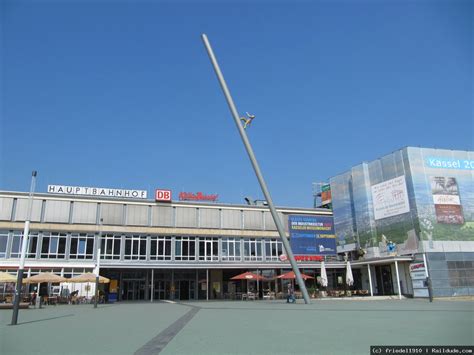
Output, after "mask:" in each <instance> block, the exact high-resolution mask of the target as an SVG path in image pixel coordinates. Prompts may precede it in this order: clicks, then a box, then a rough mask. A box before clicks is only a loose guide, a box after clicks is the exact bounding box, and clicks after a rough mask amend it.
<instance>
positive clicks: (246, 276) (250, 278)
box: [230, 271, 267, 290]
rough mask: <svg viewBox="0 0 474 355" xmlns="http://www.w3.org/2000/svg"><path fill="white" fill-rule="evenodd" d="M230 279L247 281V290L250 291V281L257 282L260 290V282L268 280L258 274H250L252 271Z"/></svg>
mask: <svg viewBox="0 0 474 355" xmlns="http://www.w3.org/2000/svg"><path fill="white" fill-rule="evenodd" d="M230 279H231V280H247V290H248V289H249V281H257V288H258V281H266V280H267V279H266V278H265V277H263V276H260V275H258V274H254V273H253V272H250V271H247V272H244V273H243V274H239V275H237V276H234V277H231V278H230Z"/></svg>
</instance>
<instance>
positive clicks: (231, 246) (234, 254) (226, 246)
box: [222, 238, 241, 261]
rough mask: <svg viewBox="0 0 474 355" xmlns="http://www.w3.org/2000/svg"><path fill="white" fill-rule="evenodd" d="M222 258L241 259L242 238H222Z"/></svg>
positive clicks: (226, 259)
mask: <svg viewBox="0 0 474 355" xmlns="http://www.w3.org/2000/svg"><path fill="white" fill-rule="evenodd" d="M222 260H224V261H240V260H241V256H240V239H239V238H223V239H222Z"/></svg>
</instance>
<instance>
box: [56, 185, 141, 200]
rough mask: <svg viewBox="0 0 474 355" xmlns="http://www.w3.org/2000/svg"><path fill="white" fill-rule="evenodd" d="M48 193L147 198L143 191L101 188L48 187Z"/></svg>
mask: <svg viewBox="0 0 474 355" xmlns="http://www.w3.org/2000/svg"><path fill="white" fill-rule="evenodd" d="M48 192H49V193H52V194H66V195H88V196H100V197H125V198H140V199H146V197H147V192H146V191H145V190H122V189H110V188H103V187H82V186H63V185H48Z"/></svg>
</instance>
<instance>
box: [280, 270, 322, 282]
mask: <svg viewBox="0 0 474 355" xmlns="http://www.w3.org/2000/svg"><path fill="white" fill-rule="evenodd" d="M301 277H302V278H303V280H308V279H314V277H312V276H309V275H306V274H303V273H301ZM295 278H296V275H295V272H294V271H290V272H287V273H285V274H281V275H280V276H277V279H285V280H287V279H291V280H294V279H295Z"/></svg>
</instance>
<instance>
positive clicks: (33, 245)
mask: <svg viewBox="0 0 474 355" xmlns="http://www.w3.org/2000/svg"><path fill="white" fill-rule="evenodd" d="M37 250H38V233H30V236H29V237H28V248H27V249H26V257H27V258H31V259H34V258H36V251H37Z"/></svg>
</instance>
